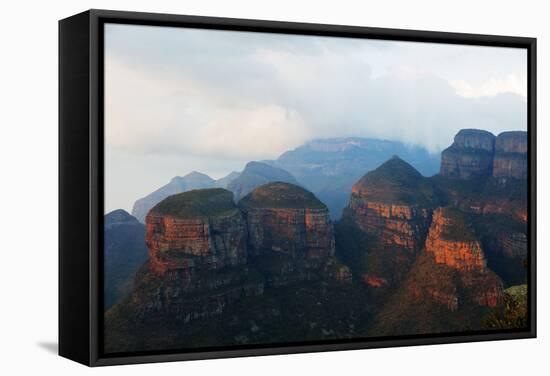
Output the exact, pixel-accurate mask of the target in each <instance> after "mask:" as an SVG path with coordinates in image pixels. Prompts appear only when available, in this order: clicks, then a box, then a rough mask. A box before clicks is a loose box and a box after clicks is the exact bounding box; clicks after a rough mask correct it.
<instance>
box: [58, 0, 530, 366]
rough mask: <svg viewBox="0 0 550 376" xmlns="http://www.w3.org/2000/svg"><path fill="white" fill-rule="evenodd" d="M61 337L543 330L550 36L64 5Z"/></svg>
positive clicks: (103, 344)
mask: <svg viewBox="0 0 550 376" xmlns="http://www.w3.org/2000/svg"><path fill="white" fill-rule="evenodd" d="M59 30H60V33H59V53H60V55H59V56H60V59H59V62H60V63H59V77H60V78H59V88H60V94H59V105H60V107H59V114H60V120H59V125H60V149H59V151H60V191H59V194H60V248H59V252H60V253H59V263H60V268H59V297H60V302H59V352H60V354H61V355H62V356H65V357H67V358H70V359H73V360H75V361H78V362H81V363H84V364H87V365H93V366H95V365H111V364H123V363H140V362H158V361H169V360H187V359H204V358H214V357H217V358H219V357H236V356H250V355H265V354H282V353H297V352H311V351H329V350H344V349H361V348H373V347H388V346H407V345H420V344H436V343H452V342H467V341H484V340H499V339H518V338H530V337H534V336H535V335H536V304H535V296H536V294H535V292H536V278H535V272H536V259H535V256H536V253H535V241H536V238H535V220H536V217H535V214H536V213H535V200H536V192H535V188H536V184H535V179H536V169H535V147H536V142H535V141H536V135H535V132H536V118H535V115H536V111H535V103H536V71H535V62H536V40H535V39H533V38H525V37H507V36H492V35H491V36H489V35H474V34H454V33H441V32H425V31H411V30H396V29H378V28H365V27H353V26H334V25H317V24H302V23H286V22H272V21H257V20H243V19H225V18H210V17H197V16H179V15H167V14H148V13H132V12H118V11H106V10H90V11H87V12H84V13H81V14H78V15H75V16H72V17H69V18H67V19H64V20H62V21H60V23H59Z"/></svg>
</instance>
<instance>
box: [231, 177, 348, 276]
mask: <svg viewBox="0 0 550 376" xmlns="http://www.w3.org/2000/svg"><path fill="white" fill-rule="evenodd" d="M239 208H240V209H241V210H242V212H243V214H244V216H245V218H246V223H247V226H248V247H249V248H248V249H249V253H250V256H251V258H252V259H253V262H254V263H255V264H256V265H258V266H259V268H260V269H261V270H262V271H263V272H264V273H265V274H266V275H267V281H268V283H269V284H271V285H276V286H281V285H287V284H289V283H294V282H296V281H300V280H311V279H315V278H318V277H323V276H325V277H326V276H332V277H333V278H334V279H336V280H340V281H347V280H349V279H350V277H349V275H350V272H349V269H348V268H347V267H345V266H344V265H339V266H338V267H337V268H336V269H334V268H333V267H330V268H328V269H327V272H326V273H324V272H323V270H325V269H326V267H327V264H331V263H335V262H336V260H335V259H334V251H335V240H334V228H333V224H332V222H331V221H330V217H329V212H328V209H327V207H326V206H325V205H324V204H323V203H321V202H320V201H319V200H318V199H317V198H316V197H315V196H314V195H313V194H312V193H311V192H308V191H306V190H305V189H303V188H301V187H298V186H296V185H293V184H288V183H282V182H275V183H269V184H266V185H263V186H261V187H259V188H257V189H255V190H254V191H252V192H251V193H250V194H248V195H247V196H245V197H244V198H243V199H242V200H241V201H240V202H239Z"/></svg>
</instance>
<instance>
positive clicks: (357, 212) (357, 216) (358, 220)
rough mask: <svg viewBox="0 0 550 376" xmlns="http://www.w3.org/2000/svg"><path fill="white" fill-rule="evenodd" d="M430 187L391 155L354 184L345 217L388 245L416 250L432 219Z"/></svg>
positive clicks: (418, 175) (407, 165) (420, 176)
mask: <svg viewBox="0 0 550 376" xmlns="http://www.w3.org/2000/svg"><path fill="white" fill-rule="evenodd" d="M430 190H431V187H430V185H429V183H428V182H427V181H426V179H425V178H423V177H422V175H420V173H418V172H417V171H416V170H415V169H414V168H413V167H412V166H410V165H409V164H407V163H406V162H404V161H403V160H401V159H400V158H398V157H393V158H391V159H390V160H389V161H387V162H386V163H384V164H382V165H381V166H380V167H379V168H377V169H376V170H374V171H371V172H369V173H368V174H366V175H365V176H364V177H363V178H361V179H360V180H359V181H358V182H357V183H356V184H354V186H353V188H352V194H351V199H350V202H349V205H348V208H347V209H346V210H345V211H344V217H345V218H344V219H346V220H351V221H352V222H354V223H355V225H356V226H357V227H358V228H360V229H362V230H364V231H366V232H368V233H370V234H373V235H375V236H376V237H377V238H378V239H379V240H380V241H381V242H382V243H384V244H386V245H388V246H396V247H399V248H404V249H408V250H411V251H416V250H419V249H420V248H421V247H422V246H423V244H424V239H425V236H426V232H427V230H428V226H429V225H430V221H431V206H432V203H431V199H430V197H429V192H430Z"/></svg>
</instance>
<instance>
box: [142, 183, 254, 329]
mask: <svg viewBox="0 0 550 376" xmlns="http://www.w3.org/2000/svg"><path fill="white" fill-rule="evenodd" d="M146 227H147V232H146V236H145V242H146V244H147V247H148V248H149V255H150V260H149V262H148V263H147V264H146V265H145V266H144V267H143V268H142V270H141V271H140V273H138V275H137V276H136V280H135V288H134V293H133V296H132V298H133V301H134V304H135V307H136V311H137V312H139V315H140V316H142V317H147V316H148V315H149V316H150V315H153V316H154V315H155V314H169V315H171V317H173V318H174V317H175V318H177V319H182V320H183V321H184V322H188V321H190V320H194V319H203V318H208V317H213V316H215V315H218V314H221V312H222V311H223V310H224V309H225V307H226V306H227V305H228V304H230V303H231V302H233V301H235V300H237V299H240V298H241V297H242V296H249V295H258V294H262V293H263V281H262V280H261V278H259V277H258V276H257V275H255V274H254V273H253V272H250V270H249V268H248V267H247V265H246V261H247V253H246V224H245V222H244V219H243V217H242V215H241V213H240V211H239V210H238V209H237V207H236V206H235V204H234V202H233V195H232V193H231V192H229V191H227V190H225V189H220V188H215V189H204V190H194V191H189V192H185V193H180V194H177V195H172V196H170V197H168V198H166V199H165V200H163V201H161V202H160V203H159V204H157V205H156V206H155V207H153V208H152V209H151V211H150V212H149V214H148V215H147V217H146Z"/></svg>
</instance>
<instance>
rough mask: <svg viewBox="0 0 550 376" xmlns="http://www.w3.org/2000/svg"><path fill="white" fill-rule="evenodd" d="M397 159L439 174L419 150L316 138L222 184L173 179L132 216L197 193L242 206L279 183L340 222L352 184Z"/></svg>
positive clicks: (193, 176) (196, 176)
mask: <svg viewBox="0 0 550 376" xmlns="http://www.w3.org/2000/svg"><path fill="white" fill-rule="evenodd" d="M393 155H399V156H400V157H401V158H402V159H403V160H405V161H407V162H408V163H410V164H411V165H412V166H413V167H415V168H416V169H417V170H418V171H419V172H420V173H421V174H423V175H424V176H431V175H434V174H436V173H437V172H438V171H439V165H440V156H439V155H434V154H430V153H429V152H428V150H426V149H425V148H422V147H419V146H409V145H405V144H403V143H401V142H397V141H388V140H379V139H372V138H361V137H345V138H323V139H315V140H312V141H309V142H307V143H305V144H303V145H301V146H299V147H297V148H296V149H293V150H289V151H286V152H284V153H283V154H281V156H280V157H279V158H277V159H276V160H265V161H252V162H249V163H247V165H246V166H245V167H244V169H243V171H242V172H235V171H234V172H231V173H230V174H228V175H227V176H225V177H223V178H221V179H218V180H214V179H212V178H210V177H209V176H208V175H205V174H203V173H200V172H192V173H190V174H187V175H185V176H183V177H179V176H177V177H174V178H173V179H172V180H171V181H170V182H169V183H168V184H166V185H165V186H163V187H161V188H159V189H158V190H156V191H154V192H152V193H151V194H149V195H147V196H145V197H143V198H141V199H139V200H137V201H136V203H135V204H134V208H133V209H132V215H134V216H135V217H136V218H137V219H138V220H139V221H140V222H142V223H144V222H145V216H146V215H147V212H148V211H149V210H150V209H151V208H152V207H153V206H154V205H156V204H157V203H159V202H160V201H162V200H163V199H165V198H166V197H168V196H170V195H173V194H177V193H182V192H186V191H189V190H192V189H203V188H225V189H228V190H230V191H232V192H233V194H234V197H235V200H236V201H238V200H239V199H241V198H242V197H244V196H246V194H247V193H249V192H251V191H252V190H253V189H254V188H256V187H258V186H260V185H263V184H267V183H271V182H277V181H280V182H285V183H291V184H297V185H301V186H303V187H305V188H307V189H308V190H310V191H312V192H313V193H315V195H316V196H317V197H318V198H319V199H320V200H321V201H322V202H323V203H324V204H325V205H327V207H328V208H329V211H330V214H331V217H332V218H333V219H338V218H340V215H341V212H342V209H343V208H344V207H345V206H346V205H347V203H348V202H347V200H348V198H349V195H350V193H351V187H352V185H353V184H354V183H355V182H356V181H357V180H358V179H359V178H360V177H361V176H363V174H364V173H365V172H368V171H371V170H373V169H375V168H376V167H378V166H379V165H381V164H382V163H383V162H385V161H387V160H388V159H390V158H391V157H392V156H393Z"/></svg>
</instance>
